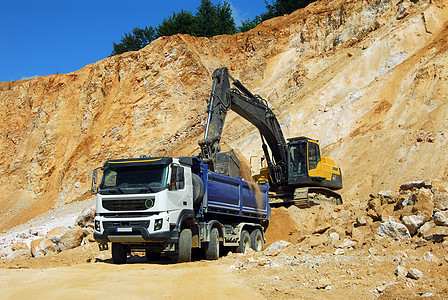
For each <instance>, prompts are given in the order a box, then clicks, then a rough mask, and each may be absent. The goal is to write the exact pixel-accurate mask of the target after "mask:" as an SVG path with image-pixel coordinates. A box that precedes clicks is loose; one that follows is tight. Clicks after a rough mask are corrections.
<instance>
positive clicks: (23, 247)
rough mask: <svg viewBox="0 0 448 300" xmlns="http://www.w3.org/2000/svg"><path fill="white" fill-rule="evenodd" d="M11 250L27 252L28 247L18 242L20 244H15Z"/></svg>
mask: <svg viewBox="0 0 448 300" xmlns="http://www.w3.org/2000/svg"><path fill="white" fill-rule="evenodd" d="M11 250H12V251H18V250H27V251H28V252H29V251H30V247H28V245H27V244H25V243H23V242H20V243H15V244H14V245H12V247H11Z"/></svg>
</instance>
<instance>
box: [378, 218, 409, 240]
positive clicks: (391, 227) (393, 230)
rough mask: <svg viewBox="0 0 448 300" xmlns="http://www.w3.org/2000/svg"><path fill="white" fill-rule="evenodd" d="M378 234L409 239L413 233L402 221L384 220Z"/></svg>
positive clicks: (397, 238)
mask: <svg viewBox="0 0 448 300" xmlns="http://www.w3.org/2000/svg"><path fill="white" fill-rule="evenodd" d="M378 235H380V236H385V237H386V236H388V237H391V238H393V239H395V240H397V241H404V240H409V239H410V238H411V235H410V233H409V230H408V229H407V228H406V226H404V225H403V224H401V223H397V222H395V221H389V222H383V223H381V224H380V228H379V230H378Z"/></svg>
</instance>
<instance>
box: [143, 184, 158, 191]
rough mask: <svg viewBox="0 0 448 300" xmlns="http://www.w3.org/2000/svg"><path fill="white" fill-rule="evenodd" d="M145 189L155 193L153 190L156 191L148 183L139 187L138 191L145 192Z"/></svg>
mask: <svg viewBox="0 0 448 300" xmlns="http://www.w3.org/2000/svg"><path fill="white" fill-rule="evenodd" d="M147 191H150V192H151V193H155V192H156V191H154V189H153V188H152V187H150V186H149V185H147V186H146V187H144V188H141V189H140V192H147Z"/></svg>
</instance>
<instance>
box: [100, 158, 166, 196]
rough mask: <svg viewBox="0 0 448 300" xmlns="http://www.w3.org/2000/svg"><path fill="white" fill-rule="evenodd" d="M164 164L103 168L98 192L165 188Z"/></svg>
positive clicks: (138, 191)
mask: <svg viewBox="0 0 448 300" xmlns="http://www.w3.org/2000/svg"><path fill="white" fill-rule="evenodd" d="M167 173H168V168H167V166H166V165H150V166H148V165H147V166H134V167H109V168H107V169H106V170H104V173H103V178H102V181H101V185H100V187H99V193H101V194H109V195H110V194H135V193H155V192H159V191H161V190H163V189H165V188H166V186H167V184H166V182H167Z"/></svg>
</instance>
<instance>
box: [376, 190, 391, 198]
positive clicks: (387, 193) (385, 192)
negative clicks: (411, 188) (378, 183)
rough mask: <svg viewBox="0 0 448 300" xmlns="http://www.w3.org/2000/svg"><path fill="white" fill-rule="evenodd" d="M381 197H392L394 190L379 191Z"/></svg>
mask: <svg viewBox="0 0 448 300" xmlns="http://www.w3.org/2000/svg"><path fill="white" fill-rule="evenodd" d="M378 196H379V197H384V198H392V191H391V190H382V191H379V192H378Z"/></svg>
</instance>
